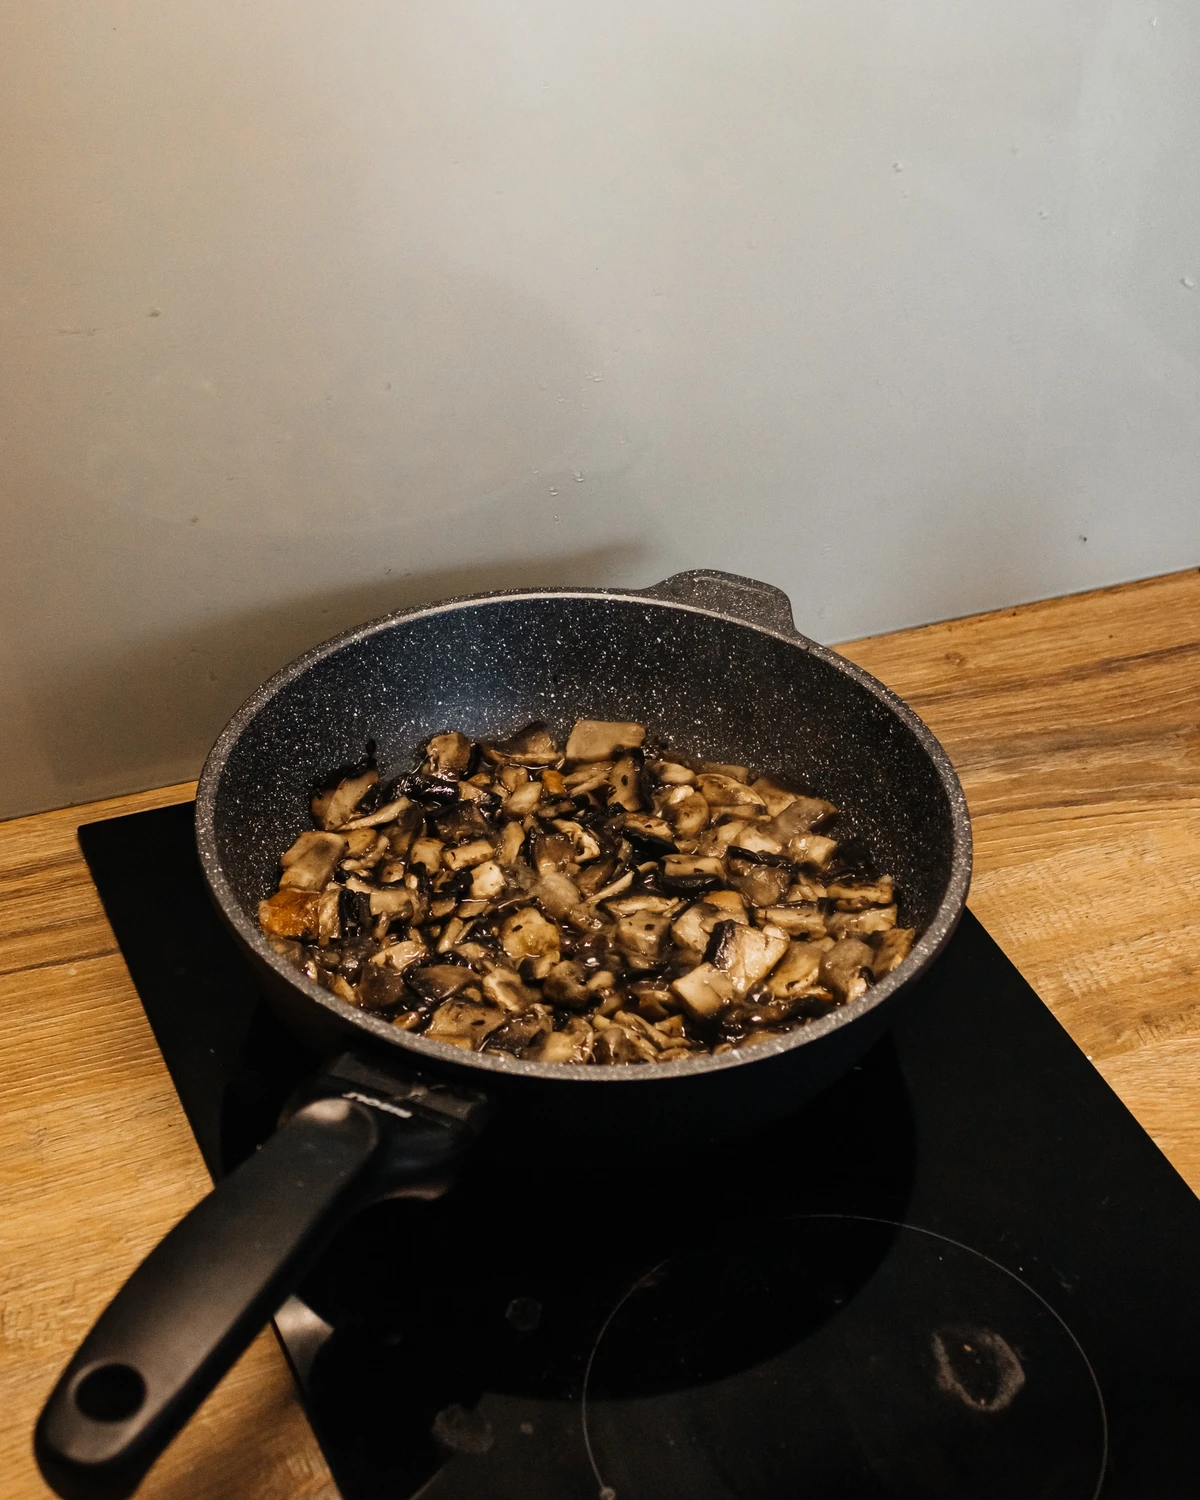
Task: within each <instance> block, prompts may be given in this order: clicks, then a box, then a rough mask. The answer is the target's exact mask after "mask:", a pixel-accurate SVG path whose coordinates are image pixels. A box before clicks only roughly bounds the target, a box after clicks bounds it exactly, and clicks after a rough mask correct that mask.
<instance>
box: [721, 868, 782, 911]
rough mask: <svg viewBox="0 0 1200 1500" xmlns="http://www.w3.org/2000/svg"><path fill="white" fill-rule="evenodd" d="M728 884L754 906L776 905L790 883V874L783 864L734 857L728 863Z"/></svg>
mask: <svg viewBox="0 0 1200 1500" xmlns="http://www.w3.org/2000/svg"><path fill="white" fill-rule="evenodd" d="M729 884H730V885H731V886H733V888H734V890H736V891H739V892H740V893H741V894H742V895H743V896H745V898H746V900H747V901H749V902H750V903H751V904H752V905H754V906H778V905H779V904H780V902H781V901H782V900H783V893H784V892H785V891H786V890H787V888H788V886H789V885H790V884H791V874H790V872H789V871H788V870H787V868H786V867H784V866H780V865H761V864H752V863H751V862H750V861H748V860H738V859H734V860H731V861H730V865H729Z"/></svg>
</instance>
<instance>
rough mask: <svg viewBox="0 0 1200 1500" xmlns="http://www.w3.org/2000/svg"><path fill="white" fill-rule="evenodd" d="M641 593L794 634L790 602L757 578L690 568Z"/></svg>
mask: <svg viewBox="0 0 1200 1500" xmlns="http://www.w3.org/2000/svg"><path fill="white" fill-rule="evenodd" d="M642 592H643V593H646V594H651V595H653V596H654V597H656V598H659V599H673V600H675V601H676V602H677V603H679V604H696V605H699V606H700V607H701V608H702V609H715V610H719V611H720V612H721V613H722V614H727V615H733V616H735V617H736V618H737V619H739V620H745V621H747V622H748V623H749V624H751V625H765V626H766V627H767V628H768V629H769V630H784V631H787V632H788V634H789V635H794V634H795V631H796V624H795V621H794V620H793V618H792V603H791V600H790V599H789V598H788V596H787V595H786V594H785V593H784V591H783V590H782V589H777V588H776V587H775V585H774V584H773V583H760V582H759V580H758V579H757V578H745V577H743V576H742V574H740V573H721V572H718V571H717V570H716V569H715V568H692V569H690V570H689V571H688V572H686V573H673V574H672V575H671V577H670V578H664V579H663V581H662V582H661V583H656V584H654V585H653V586H652V587H651V588H648V589H643V590H642Z"/></svg>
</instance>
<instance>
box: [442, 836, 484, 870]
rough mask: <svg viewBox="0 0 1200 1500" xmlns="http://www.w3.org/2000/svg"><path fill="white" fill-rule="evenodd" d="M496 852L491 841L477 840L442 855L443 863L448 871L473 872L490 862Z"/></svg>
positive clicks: (448, 850)
mask: <svg viewBox="0 0 1200 1500" xmlns="http://www.w3.org/2000/svg"><path fill="white" fill-rule="evenodd" d="M495 852H496V851H495V850H494V849H493V848H492V845H491V842H490V840H488V839H476V840H474V842H472V843H470V844H459V845H458V847H457V848H456V849H447V850H446V852H445V853H444V854H443V855H442V863H443V864H444V865H445V867H446V869H447V870H455V871H457V870H473V869H474V868H475V866H476V865H481V864H483V863H484V862H485V861H486V860H490V859H491V858H492V857H493V856H494V855H495Z"/></svg>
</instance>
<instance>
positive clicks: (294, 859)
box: [279, 833, 374, 891]
mask: <svg viewBox="0 0 1200 1500" xmlns="http://www.w3.org/2000/svg"><path fill="white" fill-rule="evenodd" d="M370 837H371V842H372V844H373V843H374V836H373V835H372V836H370ZM345 852H346V840H345V839H344V838H342V836H341V835H340V834H337V833H302V834H301V835H300V837H299V838H298V839H297V840H296V842H295V843H294V844H293V845H292V847H291V848H290V849H289V850H287V852H286V853H284V854H282V855H281V856H280V859H279V863H280V864H281V865H282V866H283V874H282V875H281V876H280V879H279V888H280V890H296V891H320V890H323V889H324V888H325V886H327V885H328V884H329V882H330V880H331V879H332V878H333V872H334V870H336V869H337V865H338V860H340V859H341V857H342V855H343V854H345Z"/></svg>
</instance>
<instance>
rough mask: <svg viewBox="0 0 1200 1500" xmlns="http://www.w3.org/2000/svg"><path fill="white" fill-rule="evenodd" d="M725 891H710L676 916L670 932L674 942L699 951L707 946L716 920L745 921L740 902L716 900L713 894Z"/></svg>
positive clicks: (746, 919) (720, 893)
mask: <svg viewBox="0 0 1200 1500" xmlns="http://www.w3.org/2000/svg"><path fill="white" fill-rule="evenodd" d="M725 894H728V893H727V892H722V891H712V892H710V893H709V895H708V896H706V897H704V898H703V899H702V900H700V901H697V902H696V904H695V905H694V906H689V907H688V909H687V910H686V911H685V912H684V913H683V915H682V916H680V917H678V918H677V919H676V921H675V925H674V926H673V927H672V928H671V933H672V935H673V937H674V939H675V942H676V944H677V945H678V946H679V947H680V948H689V949H699V951H700V952H701V953H703V952H704V950H705V949H706V948H707V947H708V940H709V938H710V937H711V936H712V932H713V928H714V927H715V926H716V925H717V923H718V922H731V921H732V922H746V921H748V920H749V919H748V918H747V916H746V909H745V907H744V906H742V905H741V904H740V903H739V905H738V906H737V907H733V906H730V905H729V904H727V903H725V902H719V903H718V902H716V901H714V900H712V899H711V898H712V897H713V896H718V895H725Z"/></svg>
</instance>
